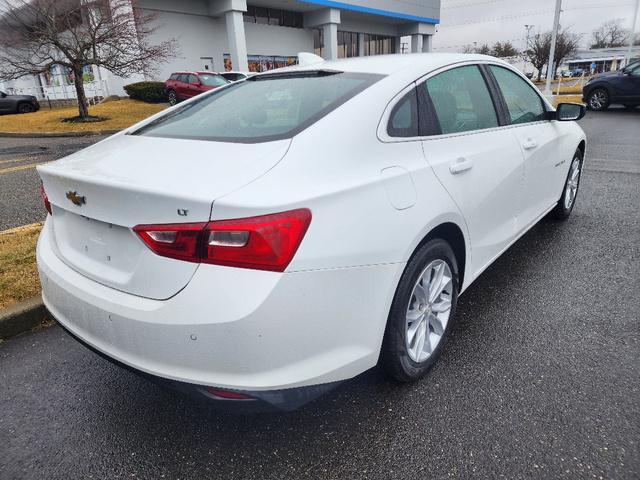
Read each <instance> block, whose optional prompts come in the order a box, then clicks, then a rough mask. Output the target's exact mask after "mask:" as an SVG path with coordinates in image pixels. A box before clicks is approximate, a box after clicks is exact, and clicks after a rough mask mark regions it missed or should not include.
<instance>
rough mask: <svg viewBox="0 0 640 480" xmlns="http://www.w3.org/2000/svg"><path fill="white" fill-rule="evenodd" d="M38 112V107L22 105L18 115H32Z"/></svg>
mask: <svg viewBox="0 0 640 480" xmlns="http://www.w3.org/2000/svg"><path fill="white" fill-rule="evenodd" d="M35 111H36V107H34V106H33V105H31V104H30V103H21V104H20V105H18V113H32V112H35Z"/></svg>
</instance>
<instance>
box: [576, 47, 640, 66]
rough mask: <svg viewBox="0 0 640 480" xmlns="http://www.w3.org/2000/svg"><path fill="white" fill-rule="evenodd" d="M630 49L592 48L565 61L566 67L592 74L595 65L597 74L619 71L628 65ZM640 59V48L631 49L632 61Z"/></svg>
mask: <svg viewBox="0 0 640 480" xmlns="http://www.w3.org/2000/svg"><path fill="white" fill-rule="evenodd" d="M628 52H629V47H615V48H592V49H589V50H579V51H577V52H576V53H575V55H573V56H572V57H571V58H568V59H567V60H565V62H564V65H565V66H566V68H567V69H568V70H575V69H581V70H584V71H585V72H590V71H591V67H592V64H594V65H595V69H594V70H595V72H596V73H601V72H608V71H610V70H619V69H620V68H622V67H624V66H625V65H626V56H627V54H628ZM638 58H640V46H639V45H636V46H634V47H632V48H631V60H634V59H638Z"/></svg>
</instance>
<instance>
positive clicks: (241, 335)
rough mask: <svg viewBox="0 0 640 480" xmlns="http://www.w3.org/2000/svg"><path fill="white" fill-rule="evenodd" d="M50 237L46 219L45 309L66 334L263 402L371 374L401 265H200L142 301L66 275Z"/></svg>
mask: <svg viewBox="0 0 640 480" xmlns="http://www.w3.org/2000/svg"><path fill="white" fill-rule="evenodd" d="M50 229H51V222H49V221H48V222H47V223H46V224H45V227H44V228H43V231H42V234H41V236H40V239H39V242H38V250H37V258H38V268H39V272H40V277H41V282H42V292H43V300H44V303H45V305H46V306H47V308H48V309H49V310H50V311H51V313H52V315H53V316H54V317H55V318H56V319H57V320H58V322H59V323H60V324H61V325H62V326H63V327H64V328H65V329H67V330H68V331H69V332H71V333H72V334H73V335H74V336H76V337H77V338H79V339H80V340H82V341H83V342H84V343H86V344H87V345H89V346H90V347H91V348H93V349H95V350H97V351H98V352H100V353H101V354H104V355H106V356H108V357H109V358H111V359H113V360H115V361H117V362H120V363H122V364H124V365H126V366H128V367H131V368H133V369H135V370H137V371H140V372H143V373H146V374H149V375H153V376H154V377H160V378H162V379H165V380H172V381H175V382H179V383H181V384H189V385H191V386H195V387H196V388H198V387H206V386H213V387H218V388H222V389H231V390H237V391H241V392H250V394H251V395H252V396H254V397H256V398H263V399H264V398H267V397H268V398H271V399H273V398H276V397H278V396H280V397H281V398H286V399H289V398H290V397H291V395H293V397H294V398H298V397H300V396H301V395H300V394H299V392H296V391H295V390H292V391H290V392H284V391H285V390H288V389H299V388H301V387H310V386H316V385H324V386H325V387H326V388H330V387H331V386H332V385H331V384H334V383H335V382H339V381H342V380H345V379H348V378H351V377H354V376H355V375H357V374H359V373H361V372H363V371H365V370H367V369H369V368H370V367H372V366H374V365H375V364H376V362H377V360H378V355H379V351H380V346H381V343H382V336H383V334H384V328H385V324H386V319H387V315H388V312H389V306H390V304H391V300H392V297H393V294H394V292H395V287H396V285H397V281H398V279H399V276H400V275H401V273H402V270H403V268H404V264H387V265H376V266H367V267H358V268H342V269H332V270H319V271H307V272H296V273H285V274H282V273H275V272H258V271H254V270H246V269H237V268H227V267H219V266H214V265H201V266H200V267H199V268H198V271H197V272H196V273H195V275H194V277H193V278H192V280H191V281H190V283H189V284H188V285H187V286H186V287H185V288H184V289H183V290H182V291H181V292H179V293H178V294H177V295H175V296H174V297H172V298H170V299H168V300H151V299H147V298H142V297H138V296H135V295H130V294H127V293H124V292H120V291H117V290H114V289H112V288H109V287H106V286H104V285H101V284H99V283H97V282H95V281H93V280H90V279H88V278H86V277H84V276H82V275H80V274H79V273H77V272H76V271H74V270H73V269H71V268H70V267H68V266H67V265H66V264H65V263H63V262H62V261H61V260H60V259H59V258H58V257H57V256H56V255H55V253H54V252H53V250H52V248H51V244H50V234H51V232H50ZM326 384H328V385H326ZM326 388H320V389H319V390H320V391H323V390H324V389H326ZM260 392H262V393H260ZM289 394H291V395H289ZM302 396H303V397H304V395H302ZM305 398H308V397H305ZM310 398H313V395H311V396H310ZM303 403H304V402H303Z"/></svg>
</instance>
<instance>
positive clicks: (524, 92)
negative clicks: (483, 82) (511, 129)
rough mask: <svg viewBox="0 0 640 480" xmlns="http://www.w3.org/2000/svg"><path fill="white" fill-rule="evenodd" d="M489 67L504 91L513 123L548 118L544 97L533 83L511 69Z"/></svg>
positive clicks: (503, 94)
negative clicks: (538, 92) (542, 97)
mask: <svg viewBox="0 0 640 480" xmlns="http://www.w3.org/2000/svg"><path fill="white" fill-rule="evenodd" d="M489 68H490V69H491V73H493V76H494V77H495V79H496V82H498V87H500V91H501V92H502V96H503V98H504V101H505V103H506V106H507V113H508V114H509V117H510V120H511V122H510V123H511V124H518V123H529V122H538V121H540V120H544V119H545V118H546V114H545V108H544V106H543V104H542V99H541V98H540V96H539V95H538V94H537V93H536V92H535V91H534V90H533V87H531V85H529V84H528V83H527V82H525V81H524V80H523V79H522V78H521V77H520V76H519V75H517V74H515V73H513V72H512V71H511V70H507V69H506V68H502V67H497V66H495V65H490V66H489Z"/></svg>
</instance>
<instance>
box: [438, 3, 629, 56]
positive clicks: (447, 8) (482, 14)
mask: <svg viewBox="0 0 640 480" xmlns="http://www.w3.org/2000/svg"><path fill="white" fill-rule="evenodd" d="M555 3H556V2H555V0H533V1H532V0H442V13H441V15H440V18H441V20H440V21H441V25H440V26H438V34H437V35H435V37H434V41H433V46H434V51H436V52H447V51H460V50H462V48H463V47H464V45H473V42H478V45H481V44H483V43H488V44H489V45H491V44H492V43H493V42H496V41H505V40H509V41H511V42H512V43H513V44H514V45H515V46H516V48H518V49H522V48H523V47H524V44H525V35H526V34H525V27H524V25H525V24H529V25H535V26H534V27H533V29H532V30H531V34H534V33H537V32H545V31H548V30H551V28H552V26H553V13H554V8H555ZM634 4H635V0H600V1H598V0H563V2H562V13H561V14H560V25H561V26H562V27H563V28H564V27H569V28H570V30H571V31H572V32H574V33H577V34H583V35H582V39H583V44H584V45H583V46H584V47H588V45H589V41H590V40H591V32H592V31H593V30H595V29H596V28H598V26H600V24H602V22H604V21H606V20H610V19H615V18H621V19H623V25H624V26H625V27H627V28H631V16H632V15H633V7H634ZM639 23H640V20H639ZM638 29H640V25H639V27H637V28H636V31H638Z"/></svg>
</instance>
